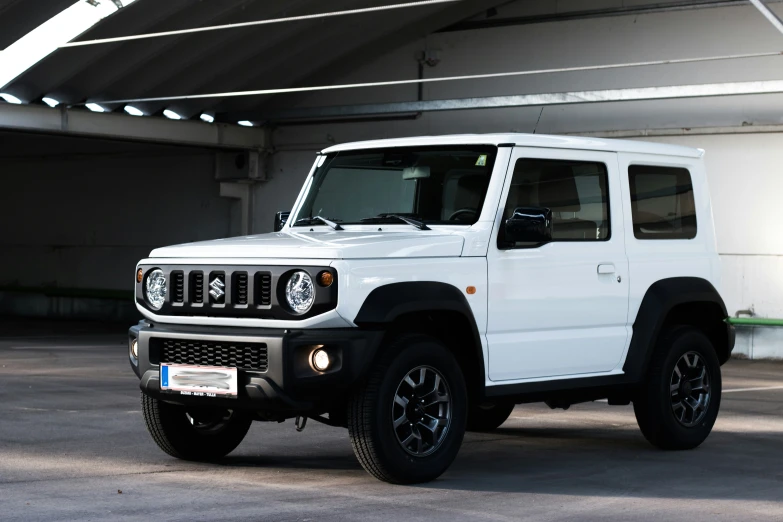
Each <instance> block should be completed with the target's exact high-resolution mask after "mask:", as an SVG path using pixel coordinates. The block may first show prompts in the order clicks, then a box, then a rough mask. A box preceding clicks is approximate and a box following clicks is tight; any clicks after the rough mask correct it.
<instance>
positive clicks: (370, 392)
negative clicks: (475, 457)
mask: <svg viewBox="0 0 783 522" xmlns="http://www.w3.org/2000/svg"><path fill="white" fill-rule="evenodd" d="M466 397H467V392H466V390H465V380H464V378H463V376H462V371H461V370H460V367H459V365H458V364H457V361H456V360H455V358H454V356H453V355H452V354H451V352H449V351H448V350H447V349H446V347H445V346H443V345H442V344H441V343H440V342H439V341H437V340H436V339H433V338H431V337H425V336H420V335H411V336H405V337H402V338H400V339H398V340H397V341H395V342H393V343H391V344H390V345H389V346H388V347H387V348H386V350H385V351H384V354H383V355H382V356H381V359H380V360H379V361H378V362H377V363H376V364H375V366H374V367H373V369H372V371H371V372H370V375H369V377H368V379H367V381H366V382H365V383H364V384H363V385H362V386H361V387H360V389H358V390H357V391H356V393H355V394H354V396H353V398H352V399H351V401H350V403H349V405H348V430H349V434H350V437H351V444H352V446H353V450H354V453H355V454H356V457H357V458H358V459H359V462H360V463H361V465H362V467H364V469H365V470H366V471H367V472H368V473H370V474H371V475H373V476H375V477H376V478H378V479H380V480H383V481H385V482H390V483H394V484H414V483H419V482H427V481H430V480H434V479H436V478H437V477H439V476H440V475H441V474H442V473H443V472H444V471H446V469H448V467H449V466H450V465H451V463H452V462H453V461H454V458H455V457H456V455H457V452H458V451H459V448H460V445H461V444H462V438H463V436H464V434H465V422H466V417H467V408H466V403H467V400H466Z"/></svg>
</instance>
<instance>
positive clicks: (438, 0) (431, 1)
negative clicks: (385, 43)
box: [60, 0, 460, 47]
mask: <svg viewBox="0 0 783 522" xmlns="http://www.w3.org/2000/svg"><path fill="white" fill-rule="evenodd" d="M459 1H460V0H424V1H421V2H408V3H405V4H392V5H381V6H377V7H365V8H362V9H350V10H347V11H333V12H331V13H318V14H311V15H303V16H288V17H285V18H272V19H270V20H256V21H253V22H242V23H238V24H225V25H212V26H209V27H195V28H193V29H180V30H178V31H163V32H160V33H146V34H136V35H130V36H118V37H115V38H101V39H97V40H86V41H83V42H70V43H64V44H62V45H60V47H79V46H83V45H99V44H105V43H112V42H126V41H128V40H142V39H145V38H160V37H161V36H175V35H179V34H192V33H203V32H206V31H220V30H223V29H237V28H239V27H253V26H256V25H268V24H279V23H282V22H300V21H303V20H318V19H321V18H329V17H334V16H346V15H354V14H363V13H374V12H378V11H390V10H392V9H404V8H406V7H424V6H428V5H435V4H450V3H454V2H459Z"/></svg>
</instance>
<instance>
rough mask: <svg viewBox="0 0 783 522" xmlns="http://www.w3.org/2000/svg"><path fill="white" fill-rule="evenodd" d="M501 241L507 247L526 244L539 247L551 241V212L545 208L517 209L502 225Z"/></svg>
mask: <svg viewBox="0 0 783 522" xmlns="http://www.w3.org/2000/svg"><path fill="white" fill-rule="evenodd" d="M503 232H504V235H503V241H504V242H505V243H506V244H507V245H508V246H514V245H515V244H516V243H527V244H528V245H529V246H531V247H533V246H541V245H543V244H546V243H549V242H550V241H552V211H551V210H550V209H548V208H546V207H518V208H515V209H514V212H512V214H511V217H509V218H508V219H507V220H506V222H505V223H504V228H503Z"/></svg>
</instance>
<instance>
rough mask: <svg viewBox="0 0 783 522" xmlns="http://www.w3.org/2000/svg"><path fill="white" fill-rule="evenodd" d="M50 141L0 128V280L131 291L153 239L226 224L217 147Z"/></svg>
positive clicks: (220, 230)
mask: <svg viewBox="0 0 783 522" xmlns="http://www.w3.org/2000/svg"><path fill="white" fill-rule="evenodd" d="M36 143H37V145H36ZM57 143H59V142H52V141H51V139H49V138H46V139H44V138H39V137H36V136H24V137H20V136H9V135H3V136H0V151H1V152H2V154H0V180H2V187H3V188H2V190H0V223H2V224H3V226H2V234H0V251H1V252H2V255H0V288H5V289H8V288H11V287H21V288H22V289H26V290H33V289H37V288H48V289H54V288H59V289H74V290H79V291H85V290H87V291H95V290H97V291H98V292H93V293H94V294H95V295H109V296H111V295H113V294H112V292H111V291H124V292H125V293H130V292H132V290H133V286H132V285H133V275H134V267H135V263H136V262H137V261H138V260H139V259H141V258H143V257H146V256H147V255H148V254H149V252H150V250H152V249H153V248H155V247H157V246H163V245H167V244H171V243H181V242H189V241H199V240H203V239H212V238H218V237H225V236H228V235H230V234H231V215H232V205H233V204H232V202H231V201H230V200H227V199H225V198H221V197H220V196H219V185H218V184H217V183H216V182H215V181H214V152H211V151H200V150H193V149H184V148H156V147H152V148H150V147H148V146H133V145H122V146H117V145H110V146H108V147H104V145H103V144H101V142H93V143H92V145H91V146H89V147H84V149H83V150H82V149H80V148H79V147H83V146H84V145H83V144H82V143H80V144H78V145H73V147H74V151H72V152H71V153H68V154H65V155H63V154H60V153H57V151H53V150H52V147H56V146H58V145H57ZM50 146H51V147H50ZM59 146H61V147H63V148H64V149H68V148H69V145H68V144H62V145H59ZM36 147H37V150H38V153H37V154H35V153H33V152H32V151H31V150H32V149H35V148H36ZM28 149H31V150H28ZM90 149H91V150H90ZM14 150H16V151H17V153H16V154H14ZM88 151H89V152H88ZM101 291H104V292H101ZM106 291H108V292H106ZM77 293H78V292H77ZM87 293H88V294H89V292H87ZM116 295H122V294H116Z"/></svg>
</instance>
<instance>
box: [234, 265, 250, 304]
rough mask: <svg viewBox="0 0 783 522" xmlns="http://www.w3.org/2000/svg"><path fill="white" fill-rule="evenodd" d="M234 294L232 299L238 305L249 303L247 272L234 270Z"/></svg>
mask: <svg viewBox="0 0 783 522" xmlns="http://www.w3.org/2000/svg"><path fill="white" fill-rule="evenodd" d="M231 281H232V287H233V295H232V299H231V301H232V302H233V303H234V304H236V305H246V304H247V272H234V274H233V275H232V276H231Z"/></svg>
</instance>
